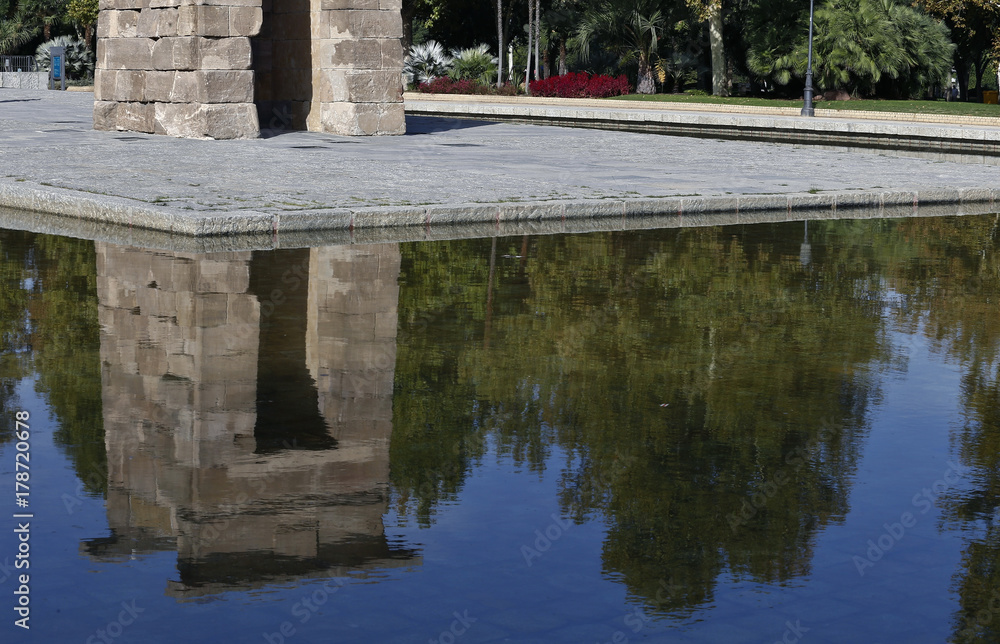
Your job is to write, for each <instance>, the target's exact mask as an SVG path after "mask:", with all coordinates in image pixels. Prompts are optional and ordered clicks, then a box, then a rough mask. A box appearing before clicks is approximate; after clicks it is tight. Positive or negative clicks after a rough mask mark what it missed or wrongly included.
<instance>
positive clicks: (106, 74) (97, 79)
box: [94, 69, 118, 102]
mask: <svg viewBox="0 0 1000 644" xmlns="http://www.w3.org/2000/svg"><path fill="white" fill-rule="evenodd" d="M117 73H118V72H117V71H115V70H113V69H95V70H94V100H95V101H98V102H100V101H111V100H114V95H115V75H116V74H117Z"/></svg>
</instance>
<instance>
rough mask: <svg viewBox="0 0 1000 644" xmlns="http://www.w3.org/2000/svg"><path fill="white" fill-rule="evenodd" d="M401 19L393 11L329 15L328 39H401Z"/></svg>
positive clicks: (333, 13)
mask: <svg viewBox="0 0 1000 644" xmlns="http://www.w3.org/2000/svg"><path fill="white" fill-rule="evenodd" d="M402 36H403V19H402V18H401V17H400V15H399V13H398V12H394V11H366V10H348V11H334V12H332V13H331V14H330V38H401V37H402Z"/></svg>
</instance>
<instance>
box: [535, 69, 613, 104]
mask: <svg viewBox="0 0 1000 644" xmlns="http://www.w3.org/2000/svg"><path fill="white" fill-rule="evenodd" d="M530 87H531V95H532V96H557V97H559V98H607V97H609V96H621V95H622V94H628V93H629V92H631V91H632V87H631V85H629V84H628V79H626V78H625V76H624V75H622V76H618V77H617V78H612V77H610V76H607V75H604V74H602V75H600V76H590V75H589V74H587V73H586V72H579V73H573V72H570V73H568V74H563V75H562V76H550V77H549V78H546V79H544V80H538V81H532V83H531V85H530Z"/></svg>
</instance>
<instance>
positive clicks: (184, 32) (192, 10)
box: [177, 5, 230, 37]
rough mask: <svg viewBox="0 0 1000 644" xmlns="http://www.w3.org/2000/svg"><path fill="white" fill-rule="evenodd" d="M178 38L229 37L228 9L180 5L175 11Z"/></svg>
mask: <svg viewBox="0 0 1000 644" xmlns="http://www.w3.org/2000/svg"><path fill="white" fill-rule="evenodd" d="M177 35H179V36H215V37H221V36H229V35H230V34H229V7H219V6H205V5H182V6H181V7H180V8H179V9H178V10H177Z"/></svg>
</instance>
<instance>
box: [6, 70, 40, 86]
mask: <svg viewBox="0 0 1000 644" xmlns="http://www.w3.org/2000/svg"><path fill="white" fill-rule="evenodd" d="M0 87H9V88H11V89H48V88H49V73H48V72H0Z"/></svg>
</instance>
